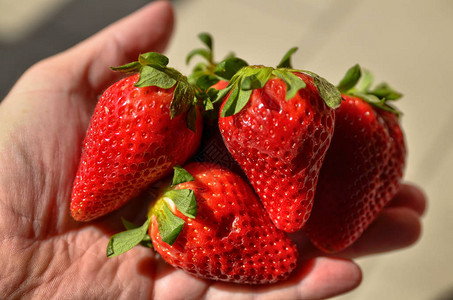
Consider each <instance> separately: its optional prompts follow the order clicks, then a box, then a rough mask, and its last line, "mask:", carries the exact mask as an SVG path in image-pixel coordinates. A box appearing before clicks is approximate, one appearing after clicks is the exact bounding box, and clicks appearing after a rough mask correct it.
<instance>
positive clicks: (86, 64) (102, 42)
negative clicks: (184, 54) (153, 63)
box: [53, 1, 174, 95]
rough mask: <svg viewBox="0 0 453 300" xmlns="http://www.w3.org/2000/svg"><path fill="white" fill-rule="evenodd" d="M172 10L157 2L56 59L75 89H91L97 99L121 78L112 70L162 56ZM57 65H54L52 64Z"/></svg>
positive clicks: (169, 30) (170, 28)
mask: <svg viewBox="0 0 453 300" xmlns="http://www.w3.org/2000/svg"><path fill="white" fill-rule="evenodd" d="M173 22H174V16H173V9H172V6H171V4H170V3H169V2H167V1H155V2H153V3H151V4H149V5H147V6H145V7H143V8H142V9H140V10H138V11H137V12H135V13H133V14H131V15H129V16H127V17H125V18H124V19H121V20H119V21H117V22H116V23H113V24H112V25H110V26H108V27H107V28H105V29H104V30H102V31H100V32H99V33H97V34H96V35H94V36H92V37H90V38H88V39H87V40H85V41H83V42H81V43H80V44H78V45H76V46H75V47H73V48H71V49H69V50H68V51H66V52H63V53H61V54H60V55H58V56H57V57H55V59H56V60H58V63H54V64H53V65H62V66H64V68H65V69H64V70H61V71H62V72H61V73H62V75H63V71H65V72H70V78H71V79H72V82H74V83H75V84H76V85H84V86H89V87H90V88H88V89H86V90H87V91H89V92H91V93H94V94H96V95H98V94H100V93H102V92H103V90H104V89H105V88H106V87H107V86H108V85H110V84H111V83H113V82H114V81H115V80H117V79H118V78H119V76H120V75H119V74H117V73H116V72H112V71H111V70H110V67H111V66H118V65H121V64H125V63H128V62H131V61H134V60H137V57H138V55H139V54H140V53H144V52H150V51H155V52H161V51H163V50H164V49H165V47H166V46H167V43H168V41H169V39H170V36H171V33H172V31H173ZM53 62H55V61H53Z"/></svg>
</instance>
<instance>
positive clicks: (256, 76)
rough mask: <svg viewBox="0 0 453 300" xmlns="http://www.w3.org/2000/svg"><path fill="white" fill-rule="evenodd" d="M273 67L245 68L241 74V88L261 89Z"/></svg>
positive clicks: (246, 89) (245, 89)
mask: <svg viewBox="0 0 453 300" xmlns="http://www.w3.org/2000/svg"><path fill="white" fill-rule="evenodd" d="M273 70H274V69H273V68H266V67H263V68H247V69H245V71H244V72H243V74H242V78H243V79H242V80H241V90H244V91H248V90H255V89H261V88H263V87H264V86H265V85H266V82H267V81H268V80H269V78H270V77H271V75H272V71H273ZM247 100H248V99H247Z"/></svg>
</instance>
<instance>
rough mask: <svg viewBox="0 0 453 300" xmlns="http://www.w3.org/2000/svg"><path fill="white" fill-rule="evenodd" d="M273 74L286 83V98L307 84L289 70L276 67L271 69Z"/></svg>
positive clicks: (291, 96) (292, 95) (289, 97)
mask: <svg viewBox="0 0 453 300" xmlns="http://www.w3.org/2000/svg"><path fill="white" fill-rule="evenodd" d="M273 74H274V75H275V76H277V77H278V78H281V79H282V80H283V81H284V82H285V83H286V97H285V99H286V100H289V99H291V98H293V97H294V96H295V95H296V94H297V92H298V91H299V90H300V89H303V88H305V87H306V86H307V85H306V84H305V82H304V81H303V80H302V79H301V78H299V77H297V76H296V75H295V74H294V73H293V72H291V71H288V70H285V69H283V70H282V69H276V70H274V71H273Z"/></svg>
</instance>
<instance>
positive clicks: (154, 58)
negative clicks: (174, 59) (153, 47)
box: [138, 52, 169, 68]
mask: <svg viewBox="0 0 453 300" xmlns="http://www.w3.org/2000/svg"><path fill="white" fill-rule="evenodd" d="M138 62H139V63H140V64H141V65H142V66H150V65H151V66H159V67H161V68H165V67H166V66H167V65H168V62H169V60H168V58H167V57H166V56H165V55H162V54H160V53H157V52H148V53H144V54H141V55H140V56H139V57H138Z"/></svg>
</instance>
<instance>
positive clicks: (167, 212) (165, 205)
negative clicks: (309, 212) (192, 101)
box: [149, 163, 297, 284]
mask: <svg viewBox="0 0 453 300" xmlns="http://www.w3.org/2000/svg"><path fill="white" fill-rule="evenodd" d="M185 169H186V171H187V172H188V173H190V175H192V176H193V177H192V178H190V179H189V180H191V181H188V182H182V183H179V184H176V185H174V186H172V187H171V188H170V189H169V190H168V191H166V192H165V193H164V194H163V195H162V196H161V197H160V199H158V200H157V202H156V203H155V204H154V206H153V207H152V209H151V211H150V215H149V218H150V219H151V226H150V229H149V235H150V237H151V239H152V243H153V246H154V248H155V250H156V251H157V252H158V253H159V254H160V255H161V256H162V258H163V259H164V260H166V261H167V262H168V263H169V264H171V265H173V266H174V267H176V268H180V269H182V270H184V271H186V272H188V273H190V274H193V275H195V276H198V277H201V278H206V279H213V280H221V281H228V282H235V283H242V284H264V283H273V282H277V281H279V280H283V279H285V278H287V277H288V276H289V274H290V273H291V272H292V270H293V269H294V268H295V267H296V263H297V249H296V247H295V245H294V244H293V243H292V242H291V240H290V239H289V238H288V237H287V236H286V235H285V234H284V233H283V232H282V231H280V230H278V229H277V228H276V227H275V226H274V224H273V223H272V222H271V220H270V219H269V217H268V215H267V214H266V213H265V211H264V208H263V207H262V205H261V203H260V202H259V200H258V199H257V197H256V196H255V194H254V192H253V190H252V188H251V187H250V186H249V185H248V184H247V183H246V182H245V181H244V180H243V179H242V178H241V177H240V176H238V175H236V174H234V173H233V172H231V171H229V170H228V169H225V168H222V167H220V166H218V165H215V164H210V163H192V164H189V165H187V166H186V167H185ZM178 182H179V181H176V183H178ZM184 195H185V196H184ZM183 198H185V199H191V200H188V201H186V202H184V201H181V199H183ZM195 199H196V200H195ZM195 203H196V204H195ZM181 228H182V229H181Z"/></svg>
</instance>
